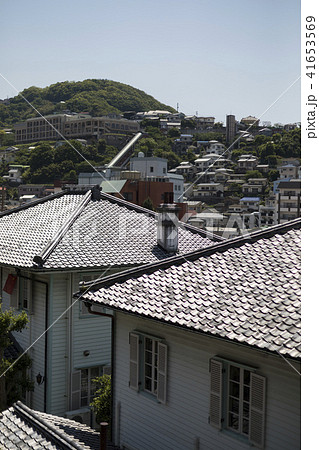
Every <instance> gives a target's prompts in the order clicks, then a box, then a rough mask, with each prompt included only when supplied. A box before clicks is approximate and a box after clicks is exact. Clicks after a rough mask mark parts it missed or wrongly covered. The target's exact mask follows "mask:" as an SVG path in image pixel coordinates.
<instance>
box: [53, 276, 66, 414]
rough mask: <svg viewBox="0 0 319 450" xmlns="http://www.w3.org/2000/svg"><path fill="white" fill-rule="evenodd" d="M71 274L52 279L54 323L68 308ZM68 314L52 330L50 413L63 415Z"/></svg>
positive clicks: (64, 408)
mask: <svg viewBox="0 0 319 450" xmlns="http://www.w3.org/2000/svg"><path fill="white" fill-rule="evenodd" d="M69 277H70V275H69V274H67V273H66V274H54V275H52V278H51V283H52V285H51V292H52V296H51V305H50V319H51V322H52V323H53V322H54V321H55V320H56V319H58V317H59V316H60V315H61V314H63V313H64V312H65V311H66V309H67V306H68V298H69V297H70V292H69V290H70V289H69V286H70V285H69ZM67 330H68V313H66V314H63V316H62V317H61V318H60V319H59V320H57V322H56V323H55V324H54V325H53V326H52V327H51V329H50V340H49V342H50V349H49V355H51V358H50V372H51V373H50V393H51V395H50V410H49V411H48V412H50V413H51V414H56V415H61V414H64V413H65V411H67V408H68V401H67V398H68V397H67V396H68V376H67V365H68V339H67V338H68V335H67Z"/></svg>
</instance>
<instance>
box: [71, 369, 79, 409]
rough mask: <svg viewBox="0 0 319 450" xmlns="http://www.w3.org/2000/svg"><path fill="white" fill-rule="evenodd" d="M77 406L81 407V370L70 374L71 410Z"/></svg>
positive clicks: (77, 407)
mask: <svg viewBox="0 0 319 450" xmlns="http://www.w3.org/2000/svg"><path fill="white" fill-rule="evenodd" d="M79 408H81V370H76V371H75V372H72V376H71V410H72V411H73V410H75V409H79Z"/></svg>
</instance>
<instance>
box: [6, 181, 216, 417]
mask: <svg viewBox="0 0 319 450" xmlns="http://www.w3.org/2000/svg"><path fill="white" fill-rule="evenodd" d="M156 217H157V215H156V214H155V213H153V212H151V211H149V210H146V209H144V208H142V207H139V206H136V205H133V204H131V203H129V202H126V201H124V200H120V199H118V198H116V197H114V196H111V195H107V194H100V192H99V191H98V190H95V189H93V190H92V192H91V191H88V192H87V193H85V194H83V193H76V192H75V193H74V192H73V193H68V192H61V193H58V194H55V195H51V196H49V197H45V198H43V199H39V200H36V201H34V202H32V203H30V204H26V205H23V206H21V207H19V208H15V209H13V210H10V211H7V212H3V213H0V284H1V290H2V303H3V307H4V308H9V307H13V308H14V309H16V310H25V311H27V313H28V316H29V326H28V328H27V329H25V330H23V332H21V333H16V334H15V338H16V339H17V341H18V343H19V344H20V345H21V347H22V348H23V349H24V350H27V349H28V352H29V354H30V356H31V358H32V361H33V364H32V369H31V372H30V376H31V379H32V380H33V381H34V382H35V388H34V392H31V393H29V394H28V395H27V404H28V405H29V406H31V407H32V408H35V409H37V410H40V411H44V412H48V413H51V414H56V415H65V414H66V415H67V417H70V418H72V417H75V416H81V418H82V420H83V422H86V423H90V421H91V418H90V417H91V414H90V410H89V409H88V406H89V403H90V401H91V400H92V395H93V393H94V390H95V386H94V383H93V382H92V379H94V378H95V377H96V376H98V375H100V374H102V373H103V371H107V372H109V371H110V367H111V361H112V353H111V339H112V336H111V319H109V320H107V321H106V320H105V318H104V317H102V316H98V315H96V316H92V315H91V314H88V310H87V308H86V307H85V306H84V305H83V303H82V302H80V301H75V302H74V301H73V298H72V295H73V292H75V291H76V290H77V289H78V285H79V282H80V281H89V280H90V279H92V278H97V277H99V276H101V275H103V276H105V275H106V274H111V273H115V272H118V271H120V270H124V269H125V268H129V267H136V266H139V265H142V264H145V263H146V262H151V261H153V262H156V261H158V260H161V259H165V258H167V257H169V256H171V254H170V253H168V252H167V251H166V250H165V249H164V248H163V247H162V246H161V245H159V244H158V242H157V224H156ZM176 223H177V225H176V226H179V225H182V228H178V248H177V251H178V252H179V253H186V252H189V251H190V250H195V249H200V248H202V247H207V246H210V245H211V244H212V240H211V239H212V238H214V236H213V235H210V238H208V237H207V235H209V233H208V234H207V233H206V234H205V233H204V232H201V231H200V230H197V229H195V228H194V227H192V226H188V225H186V224H180V223H179V222H178V221H176ZM216 240H218V237H216ZM100 310H102V311H103V308H102V309H101V308H100ZM37 375H38V380H39V383H38V382H37V381H36V378H37Z"/></svg>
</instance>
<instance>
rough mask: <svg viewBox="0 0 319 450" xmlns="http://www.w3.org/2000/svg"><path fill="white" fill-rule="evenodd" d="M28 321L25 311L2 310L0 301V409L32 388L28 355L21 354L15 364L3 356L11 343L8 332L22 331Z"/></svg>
mask: <svg viewBox="0 0 319 450" xmlns="http://www.w3.org/2000/svg"><path fill="white" fill-rule="evenodd" d="M27 323H28V316H27V313H26V312H25V311H22V312H20V313H19V314H14V312H13V311H12V310H7V311H2V305H1V303H0V411H3V410H4V409H6V408H8V407H9V406H11V405H12V403H14V402H16V401H17V400H19V399H21V397H22V395H23V391H24V390H28V391H29V390H32V389H33V383H32V382H31V381H30V379H29V378H28V377H27V376H26V373H25V371H26V369H28V368H29V367H30V366H31V359H30V357H29V356H28V355H27V354H25V355H23V356H22V357H21V358H20V359H19V360H18V361H17V363H16V364H14V365H12V362H13V361H12V360H10V359H7V358H5V350H6V348H8V347H9V346H10V345H11V344H12V341H11V338H10V334H11V333H12V332H13V331H22V330H23V329H24V328H25V327H26V326H27Z"/></svg>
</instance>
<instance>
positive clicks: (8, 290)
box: [3, 273, 17, 295]
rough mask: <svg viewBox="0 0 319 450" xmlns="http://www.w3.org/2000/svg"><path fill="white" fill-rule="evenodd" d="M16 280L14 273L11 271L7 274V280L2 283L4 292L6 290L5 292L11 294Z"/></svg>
mask: <svg viewBox="0 0 319 450" xmlns="http://www.w3.org/2000/svg"><path fill="white" fill-rule="evenodd" d="M16 282H17V277H16V276H15V275H12V274H11V273H10V274H9V275H8V278H7V281H6V283H5V285H4V288H3V290H4V292H6V293H7V294H10V295H11V294H12V292H13V289H14V287H15V285H16Z"/></svg>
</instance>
